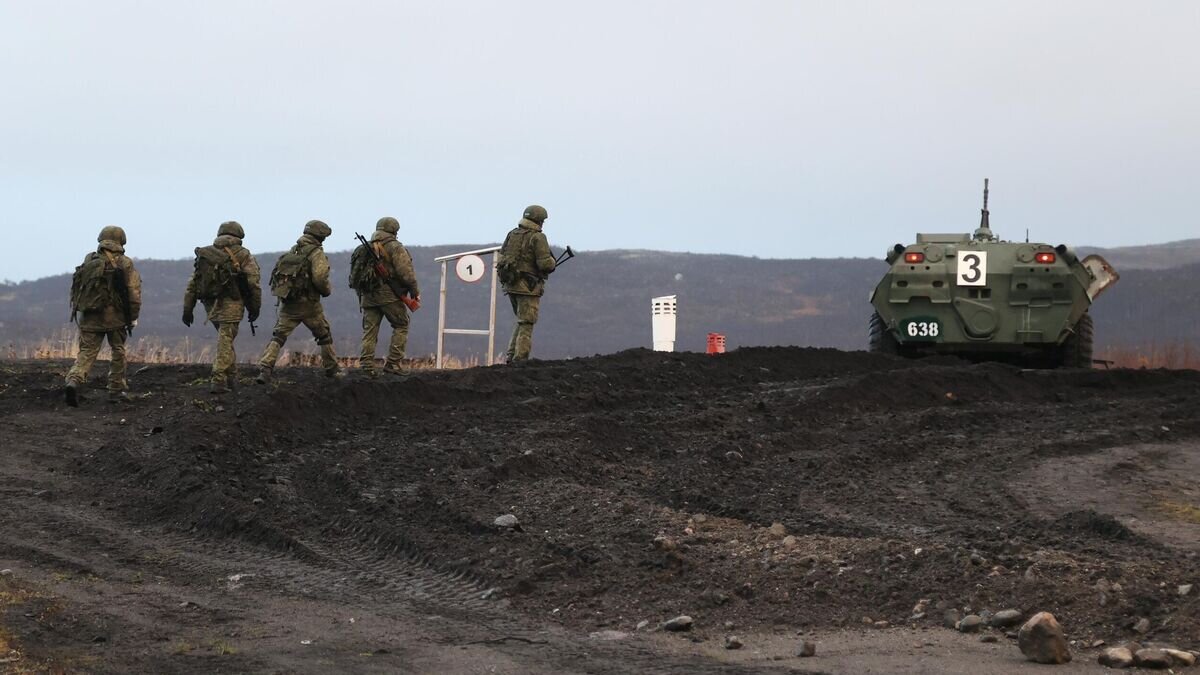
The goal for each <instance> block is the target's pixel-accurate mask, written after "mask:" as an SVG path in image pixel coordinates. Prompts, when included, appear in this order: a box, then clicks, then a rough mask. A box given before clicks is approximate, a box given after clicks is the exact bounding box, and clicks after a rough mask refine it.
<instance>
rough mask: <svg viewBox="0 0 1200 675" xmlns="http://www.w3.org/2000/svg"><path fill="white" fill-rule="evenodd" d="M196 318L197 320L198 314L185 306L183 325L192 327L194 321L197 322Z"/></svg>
mask: <svg viewBox="0 0 1200 675" xmlns="http://www.w3.org/2000/svg"><path fill="white" fill-rule="evenodd" d="M195 320H196V315H195V314H193V313H192V308H191V307H185V308H184V310H183V325H185V326H187V327H188V328H191V327H192V323H193V322H195Z"/></svg>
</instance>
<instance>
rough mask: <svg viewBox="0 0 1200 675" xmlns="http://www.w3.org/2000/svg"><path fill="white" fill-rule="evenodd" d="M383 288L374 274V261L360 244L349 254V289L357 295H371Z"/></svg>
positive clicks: (376, 274)
mask: <svg viewBox="0 0 1200 675" xmlns="http://www.w3.org/2000/svg"><path fill="white" fill-rule="evenodd" d="M381 286H383V280H381V279H380V278H379V274H378V273H376V272H375V261H374V260H372V258H371V254H370V253H368V252H367V249H366V247H365V246H363V245H362V244H359V245H358V248H356V249H354V253H351V254H350V288H353V289H354V290H355V291H357V292H358V293H359V294H363V293H371V292H373V291H377V290H379V288H380V287H381Z"/></svg>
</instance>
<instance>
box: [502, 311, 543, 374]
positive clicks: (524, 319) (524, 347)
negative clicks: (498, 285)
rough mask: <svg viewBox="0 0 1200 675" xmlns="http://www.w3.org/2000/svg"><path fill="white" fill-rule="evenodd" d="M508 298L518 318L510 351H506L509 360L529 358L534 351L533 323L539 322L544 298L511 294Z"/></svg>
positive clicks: (510, 342)
mask: <svg viewBox="0 0 1200 675" xmlns="http://www.w3.org/2000/svg"><path fill="white" fill-rule="evenodd" d="M508 299H509V301H511V302H512V308H513V315H514V316H516V318H517V325H515V326H513V334H512V339H511V340H509V341H508V351H507V352H505V356H506V357H507V360H508V362H509V363H512V362H513V361H524V360H526V359H528V358H529V353H530V352H532V351H533V324H535V323H537V320H538V307H539V306H540V305H541V303H542V299H541V298H540V297H538V296H536V295H510V296H508Z"/></svg>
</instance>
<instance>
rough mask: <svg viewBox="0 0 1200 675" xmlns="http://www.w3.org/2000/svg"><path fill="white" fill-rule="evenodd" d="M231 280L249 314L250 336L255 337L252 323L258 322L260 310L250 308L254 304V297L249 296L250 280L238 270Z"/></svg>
mask: <svg viewBox="0 0 1200 675" xmlns="http://www.w3.org/2000/svg"><path fill="white" fill-rule="evenodd" d="M233 278H234V280H235V281H237V288H238V293H240V294H241V296H242V302H244V303H246V310H247V312H249V316H248V317H247V318H248V319H250V334H251V335H257V333H255V332H254V328H255V326H254V322H255V321H256V320H258V310H259V309H260V308H259V307H251V306H250V303H252V302H254V296H253V295H251V294H250V280H249V279H247V278H246V273H245V272H243V271H241V270H240V269H239V270H237V271H236V273H235V274H234V275H233Z"/></svg>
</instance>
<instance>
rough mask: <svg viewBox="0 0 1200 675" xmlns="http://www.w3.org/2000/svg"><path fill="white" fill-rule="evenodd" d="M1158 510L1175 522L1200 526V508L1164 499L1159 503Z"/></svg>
mask: <svg viewBox="0 0 1200 675" xmlns="http://www.w3.org/2000/svg"><path fill="white" fill-rule="evenodd" d="M1158 510H1159V511H1162V512H1163V513H1165V514H1167V515H1168V516H1170V517H1172V518H1174V519H1175V520H1181V521H1183V522H1185V523H1192V524H1195V525H1200V506H1196V505H1194V504H1185V503H1183V502H1175V501H1171V500H1170V499H1164V500H1162V501H1160V502H1159V503H1158Z"/></svg>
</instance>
